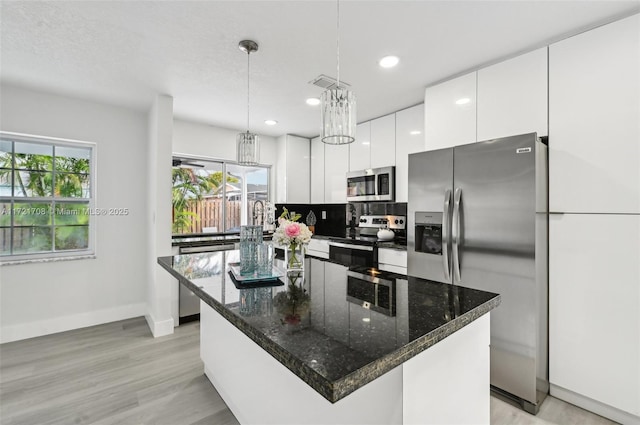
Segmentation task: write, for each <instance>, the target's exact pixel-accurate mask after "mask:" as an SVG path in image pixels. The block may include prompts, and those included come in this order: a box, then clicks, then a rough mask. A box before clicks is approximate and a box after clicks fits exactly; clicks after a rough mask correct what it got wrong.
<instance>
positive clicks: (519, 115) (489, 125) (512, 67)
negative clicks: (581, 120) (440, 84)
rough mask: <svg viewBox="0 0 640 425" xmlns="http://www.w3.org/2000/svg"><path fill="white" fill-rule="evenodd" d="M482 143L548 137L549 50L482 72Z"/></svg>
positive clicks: (519, 57) (480, 93)
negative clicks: (520, 136)
mask: <svg viewBox="0 0 640 425" xmlns="http://www.w3.org/2000/svg"><path fill="white" fill-rule="evenodd" d="M477 102H478V123H477V124H478V135H477V139H478V141H481V140H488V139H496V138H498V137H507V136H513V135H516V134H524V133H533V132H536V133H538V136H546V135H547V48H546V47H544V48H542V49H538V50H534V51H533V52H529V53H526V54H524V55H520V56H518V57H516V58H513V59H510V60H507V61H504V62H501V63H499V64H496V65H493V66H490V67H487V68H483V69H480V70H479V71H478V99H477Z"/></svg>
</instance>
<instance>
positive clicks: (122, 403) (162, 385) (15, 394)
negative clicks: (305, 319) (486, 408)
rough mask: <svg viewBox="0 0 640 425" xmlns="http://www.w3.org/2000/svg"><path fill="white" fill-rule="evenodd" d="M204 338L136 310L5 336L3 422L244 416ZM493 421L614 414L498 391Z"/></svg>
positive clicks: (172, 422)
mask: <svg viewBox="0 0 640 425" xmlns="http://www.w3.org/2000/svg"><path fill="white" fill-rule="evenodd" d="M199 339H200V338H199V325H198V323H197V322H196V323H191V324H187V325H183V326H180V327H179V328H176V330H175V333H174V334H173V335H169V336H166V337H162V338H155V339H154V338H153V337H152V336H151V333H150V332H149V328H148V327H147V324H146V322H145V320H144V318H136V319H130V320H124V321H120V322H115V323H109V324H105V325H100V326H94V327H90V328H85V329H79V330H75V331H70V332H64V333H59V334H56V335H48V336H43V337H39V338H33V339H30V340H25V341H17V342H12V343H8V344H2V345H0V423H1V424H3V425H10V424H24V425H46V424H65V425H67V424H70V425H71V424H99V425H107V424H122V425H139V424H145V425H146V424H154V425H155V424H157V425H162V424H166V425H205V424H211V425H214V424H215V425H227V424H237V423H238V422H237V420H236V419H235V417H234V416H233V414H232V413H231V411H229V409H228V408H227V406H226V405H225V403H224V402H223V401H222V399H221V398H220V396H219V395H218V393H217V392H216V390H215V388H213V386H212V385H211V384H210V383H209V381H208V380H207V378H206V377H205V376H204V374H203V365H202V362H201V361H200V354H199V346H200V344H199ZM461 407H462V408H464V407H463V406H461ZM491 423H492V424H494V425H497V424H523V425H537V424H545V425H547V424H558V425H566V424H576V425H578V424H579V425H600V424H603V425H604V424H612V423H613V422H610V421H608V420H606V419H604V418H601V417H599V416H596V415H593V414H591V413H589V412H586V411H584V410H582V409H579V408H577V407H574V406H571V405H569V404H567V403H564V402H562V401H560V400H557V399H554V398H552V397H548V398H547V400H546V401H545V402H544V404H543V405H542V408H541V411H540V413H539V414H538V416H531V415H529V414H527V413H525V412H523V411H522V410H520V409H517V408H516V407H513V406H512V405H510V404H509V403H506V402H504V401H502V400H499V399H496V398H494V397H492V398H491Z"/></svg>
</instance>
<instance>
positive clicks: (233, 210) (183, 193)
mask: <svg viewBox="0 0 640 425" xmlns="http://www.w3.org/2000/svg"><path fill="white" fill-rule="evenodd" d="M173 165H174V167H173V173H172V176H173V233H174V234H191V233H216V232H234V231H240V226H241V225H243V224H251V223H252V222H253V221H254V212H256V211H257V212H259V214H262V211H263V210H264V203H265V202H266V201H267V200H268V199H269V167H266V166H243V165H238V164H234V163H231V162H225V161H215V160H210V159H201V158H186V157H174V158H173ZM257 200H261V201H262V203H263V205H262V206H258V207H257V209H255V208H256V205H255V202H256V201H257ZM254 210H255V211H254ZM257 223H262V220H261V219H259V221H257Z"/></svg>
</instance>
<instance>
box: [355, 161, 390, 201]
mask: <svg viewBox="0 0 640 425" xmlns="http://www.w3.org/2000/svg"><path fill="white" fill-rule="evenodd" d="M395 179H396V168H395V167H382V168H369V169H367V170H361V171H351V172H348V173H347V201H349V202H363V201H395V199H396V183H395Z"/></svg>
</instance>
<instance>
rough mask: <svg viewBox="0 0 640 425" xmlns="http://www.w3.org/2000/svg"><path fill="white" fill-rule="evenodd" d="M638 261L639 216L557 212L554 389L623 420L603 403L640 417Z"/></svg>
mask: <svg viewBox="0 0 640 425" xmlns="http://www.w3.org/2000/svg"><path fill="white" fill-rule="evenodd" d="M550 143H551V141H550ZM603 248H606V249H603ZM639 258H640V215H624V214H620V215H613V214H611V215H608V214H552V215H551V217H550V220H549V323H550V326H549V382H550V383H551V385H552V387H551V394H552V395H554V396H556V397H558V398H562V399H564V400H566V401H569V402H571V403H573V404H577V405H580V406H581V407H584V408H587V409H588V410H592V411H594V412H596V413H598V414H601V415H603V416H607V417H609V418H611V419H613V420H615V421H617V422H621V423H637V422H635V421H632V420H631V419H630V418H629V415H626V416H625V415H622V416H615V415H617V413H615V411H613V413H612V412H611V410H610V409H609V410H608V411H605V410H601V408H602V405H600V403H604V404H605V405H608V406H612V407H615V408H616V409H619V410H621V411H623V412H627V413H628V414H631V415H634V416H635V417H636V418H637V417H638V416H640V403H638V401H639V400H640V379H639V378H640V361H639V359H640V268H639V267H638V259H639ZM575 394H580V395H582V396H584V397H587V398H588V399H589V400H597V401H598V402H599V403H594V402H593V401H591V402H588V404H585V402H584V401H583V400H581V399H576V398H575Z"/></svg>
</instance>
